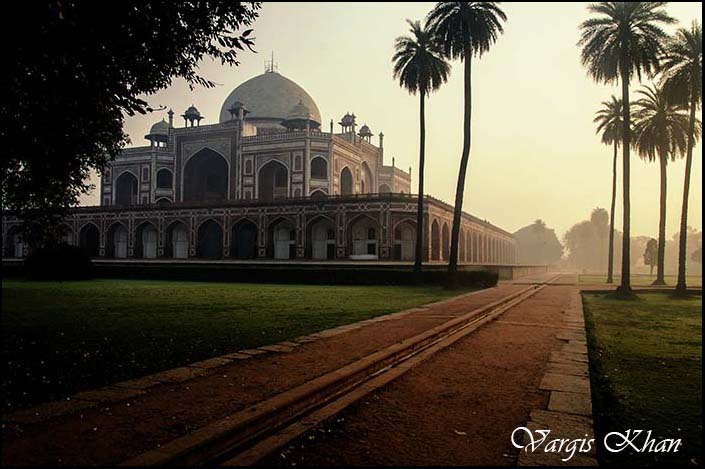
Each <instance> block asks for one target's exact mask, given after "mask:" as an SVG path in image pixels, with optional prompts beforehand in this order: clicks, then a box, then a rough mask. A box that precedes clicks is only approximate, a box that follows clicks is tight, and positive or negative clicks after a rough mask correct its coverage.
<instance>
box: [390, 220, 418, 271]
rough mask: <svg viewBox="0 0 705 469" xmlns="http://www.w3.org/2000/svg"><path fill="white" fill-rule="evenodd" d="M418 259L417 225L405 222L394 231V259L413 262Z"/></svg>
mask: <svg viewBox="0 0 705 469" xmlns="http://www.w3.org/2000/svg"><path fill="white" fill-rule="evenodd" d="M415 257H416V224H415V223H411V222H410V221H403V222H401V223H399V224H398V225H397V227H396V228H395V229H394V258H395V259H397V260H402V261H413V260H414V259H415Z"/></svg>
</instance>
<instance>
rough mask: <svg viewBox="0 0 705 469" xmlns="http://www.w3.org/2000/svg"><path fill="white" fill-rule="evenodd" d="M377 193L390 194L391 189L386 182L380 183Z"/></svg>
mask: <svg viewBox="0 0 705 469" xmlns="http://www.w3.org/2000/svg"><path fill="white" fill-rule="evenodd" d="M379 193H380V194H391V193H392V189H391V188H390V187H389V185H387V184H382V185H380V186H379Z"/></svg>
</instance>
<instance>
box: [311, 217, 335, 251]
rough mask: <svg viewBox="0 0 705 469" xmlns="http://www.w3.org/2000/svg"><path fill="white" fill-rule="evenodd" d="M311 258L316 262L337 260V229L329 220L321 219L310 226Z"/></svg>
mask: <svg viewBox="0 0 705 469" xmlns="http://www.w3.org/2000/svg"><path fill="white" fill-rule="evenodd" d="M308 239H309V240H310V249H311V258H312V259H316V260H332V259H335V227H334V225H333V222H332V221H331V220H329V219H328V218H323V217H321V218H319V219H318V220H314V221H312V222H311V223H310V224H309V233H308Z"/></svg>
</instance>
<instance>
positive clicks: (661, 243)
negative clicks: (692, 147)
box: [652, 154, 668, 285]
mask: <svg viewBox="0 0 705 469" xmlns="http://www.w3.org/2000/svg"><path fill="white" fill-rule="evenodd" d="M666 158H668V155H664V154H661V155H659V163H660V165H661V197H660V199H659V222H658V255H657V257H656V280H654V282H653V283H652V285H666V279H665V277H664V272H663V268H664V257H665V253H666V161H667V160H666Z"/></svg>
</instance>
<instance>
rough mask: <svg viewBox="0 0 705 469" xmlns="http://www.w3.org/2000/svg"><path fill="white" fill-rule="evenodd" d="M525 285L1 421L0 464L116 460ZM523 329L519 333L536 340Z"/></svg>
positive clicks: (505, 287) (489, 352)
mask: <svg viewBox="0 0 705 469" xmlns="http://www.w3.org/2000/svg"><path fill="white" fill-rule="evenodd" d="M546 278H548V277H546ZM522 288H525V285H514V284H501V285H500V286H498V287H496V288H492V289H488V290H485V291H482V292H479V293H476V294H471V295H463V296H461V297H457V298H454V299H452V300H450V301H445V302H443V303H442V304H437V305H431V306H429V307H422V308H416V309H415V310H413V311H412V312H410V313H409V314H404V315H400V316H392V317H389V318H385V319H383V320H379V321H376V322H371V323H369V324H367V325H365V326H363V327H359V328H352V329H351V330H349V331H347V332H345V333H342V334H338V335H336V336H334V337H328V338H321V339H319V340H316V341H314V342H310V343H306V344H303V345H301V346H299V347H297V348H295V349H293V351H291V352H289V353H269V354H266V355H260V356H257V357H253V358H250V359H247V360H243V361H237V360H236V361H234V362H228V364H227V365H225V366H219V367H217V368H215V369H213V370H209V371H208V372H207V375H206V376H202V377H195V378H194V379H190V380H188V381H185V382H180V383H178V384H161V385H159V386H157V387H155V388H151V389H150V392H149V393H147V394H144V395H141V396H138V397H135V398H132V399H130V400H127V401H122V402H119V403H115V404H101V405H99V406H98V407H94V408H89V409H86V410H85V411H83V412H82V413H80V414H74V415H69V416H64V417H57V418H54V419H51V420H48V421H45V422H39V423H21V424H18V423H13V422H11V421H8V420H7V419H6V418H3V426H2V445H3V451H2V463H3V465H17V464H33V465H51V464H64V465H88V464H100V465H105V464H115V463H118V462H120V461H123V460H125V459H127V458H129V457H132V456H134V455H137V454H139V453H142V452H144V451H147V450H151V449H154V448H158V447H159V446H160V445H162V444H164V443H165V442H168V441H170V440H173V439H174V438H177V437H179V436H182V435H185V434H187V433H189V432H191V431H193V430H194V429H196V428H199V427H201V426H204V425H206V424H207V423H209V422H212V421H214V420H217V419H220V418H223V417H225V416H227V415H229V414H231V413H233V412H236V411H238V410H242V409H243V408H245V407H247V406H249V405H251V404H254V403H256V402H259V401H261V400H263V399H265V398H267V397H270V396H272V395H274V394H277V393H280V392H282V391H284V390H286V389H289V388H292V387H294V386H296V385H299V384H302V383H304V382H306V381H309V380H311V379H313V378H315V377H317V376H320V375H322V374H324V373H326V372H328V371H331V370H334V369H336V368H339V367H341V366H343V365H345V364H348V363H351V362H353V361H355V360H357V359H359V358H361V357H363V356H365V355H367V354H369V353H371V352H373V351H376V350H378V349H380V348H383V347H386V346H389V345H391V344H393V343H395V342H398V341H401V340H403V339H405V338H408V337H411V336H413V335H415V334H418V333H420V332H422V331H425V330H427V329H429V328H431V327H433V326H436V325H438V324H441V323H443V322H446V321H448V320H449V319H452V318H453V317H456V316H459V315H461V314H463V313H467V312H469V311H471V310H473V309H476V308H479V307H481V306H483V305H486V304H488V303H491V302H493V301H496V300H498V299H499V298H502V297H504V296H507V295H509V294H511V293H513V292H517V291H519V290H521V289H522ZM524 329H526V328H524ZM531 331H533V329H531ZM526 332H527V331H524V332H522V333H517V336H523V337H524V339H525V340H526V339H528V337H532V339H531V340H534V338H533V336H531V335H530V334H527V333H526ZM517 338H518V339H519V338H520V337H517ZM510 352H511V347H508V348H507V347H504V348H502V347H500V348H499V349H488V350H487V351H486V352H484V353H485V354H486V355H487V357H488V359H489V358H490V357H491V356H493V355H495V354H503V353H510ZM532 356H533V355H532ZM473 361H474V360H473ZM470 364H472V362H471V361H468V365H470ZM463 366H464V365H463ZM204 373H205V372H204ZM458 375H459V376H464V374H461V373H459V374H458ZM480 376H481V375H480ZM437 385H441V386H443V385H444V384H443V382H441V383H438V384H437ZM488 385H489V383H488ZM428 386H432V383H431V382H429V383H428ZM441 395H444V394H443V393H441Z"/></svg>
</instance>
